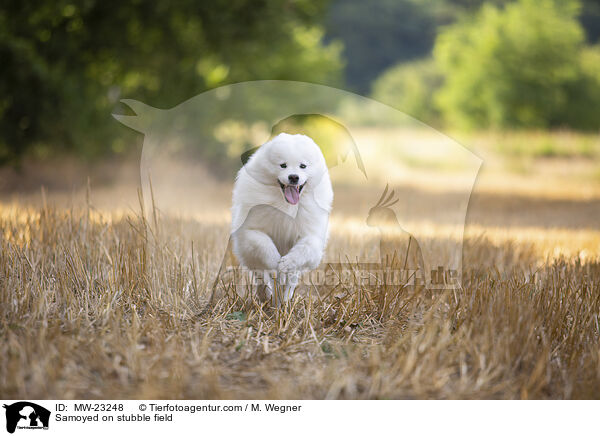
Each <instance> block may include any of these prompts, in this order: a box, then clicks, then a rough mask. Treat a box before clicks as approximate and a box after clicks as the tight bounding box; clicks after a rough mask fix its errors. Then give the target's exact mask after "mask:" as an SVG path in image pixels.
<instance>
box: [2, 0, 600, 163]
mask: <svg viewBox="0 0 600 436" xmlns="http://www.w3.org/2000/svg"><path fill="white" fill-rule="evenodd" d="M599 37H600V3H598V2H597V1H594V0H541V1H533V0H518V1H516V0H512V1H504V0H487V1H485V0H377V1H374V2H363V1H360V0H331V1H318V2H317V1H310V0H275V1H268V2H267V1H249V0H237V1H234V2H231V1H218V0H217V1H213V2H210V3H205V2H195V1H186V0H178V1H160V0H159V1H154V2H149V1H143V0H135V1H130V2H113V1H98V0H84V1H70V0H59V1H51V2H44V1H27V2H22V1H11V0H6V1H3V2H2V5H1V6H0V64H1V65H2V68H1V69H0V163H2V164H3V165H19V163H21V162H22V161H23V159H24V158H27V157H35V158H38V159H46V158H48V157H52V156H56V153H63V152H67V153H70V154H73V155H75V156H78V157H81V158H85V159H96V158H99V157H106V156H109V155H115V154H124V153H128V152H130V151H131V148H132V147H135V144H136V143H137V144H138V145H139V141H140V138H139V136H138V135H136V134H134V133H133V132H131V131H128V130H127V129H125V128H123V127H122V126H120V125H119V124H118V123H115V122H114V119H113V118H112V117H111V113H119V112H121V113H125V112H124V111H126V109H125V108H124V107H123V106H122V105H121V104H120V103H119V100H120V99H122V98H131V99H136V100H140V101H143V102H145V103H147V104H149V105H151V106H154V107H159V108H170V107H173V106H175V105H177V104H179V103H181V102H183V101H185V100H187V99H188V98H190V97H193V96H195V95H197V94H199V93H201V92H203V91H205V90H208V89H211V88H215V87H218V86H221V85H224V84H229V83H235V82H239V81H246V80H258V79H284V80H299V81H306V82H312V83H319V84H325V85H330V86H335V87H340V88H343V89H347V90H349V91H352V92H356V93H358V94H361V95H364V96H369V97H374V98H375V99H377V100H380V101H382V102H384V103H386V104H389V105H391V106H393V107H395V108H398V109H400V110H401V111H403V112H406V113H408V114H409V115H411V116H413V117H415V118H417V119H419V120H421V121H423V122H425V123H427V124H429V125H432V126H434V127H438V128H440V129H445V130H457V129H460V130H469V131H481V130H494V131H498V130H511V131H513V130H517V129H518V130H519V131H521V132H523V131H526V130H537V131H539V130H545V129H553V130H556V129H560V130H570V131H574V132H597V130H598V129H599V128H600V116H599V115H600V113H599V110H600V109H599V103H600V46H598V45H597V43H598V38H599ZM371 121H373V120H371ZM523 141H525V140H524V139H523V138H522V137H521V136H519V137H518V139H515V141H511V144H508V145H507V146H508V147H517V148H518V147H519V146H520V143H521V142H523ZM525 142H527V141H525ZM573 147H574V149H573V150H565V149H563V147H561V145H559V144H555V143H554V141H552V140H551V139H548V140H543V141H533V143H532V144H531V147H530V149H529V150H523V153H525V154H529V153H542V154H545V155H553V154H564V153H575V154H578V155H583V156H585V155H587V154H590V153H591V152H592V150H591V148H592V147H591V145H590V142H589V141H585V140H583V138H582V142H581V143H580V144H578V145H574V146H573Z"/></svg>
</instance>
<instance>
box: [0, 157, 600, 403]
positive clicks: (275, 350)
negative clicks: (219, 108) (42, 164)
mask: <svg viewBox="0 0 600 436" xmlns="http://www.w3.org/2000/svg"><path fill="white" fill-rule="evenodd" d="M552 162H553V163H552V165H546V163H547V162H546V161H538V162H537V163H535V164H534V166H533V167H534V168H546V167H551V169H550V170H548V171H550V173H551V174H553V176H548V171H546V172H543V173H540V174H537V175H535V174H533V175H530V176H528V177H526V178H524V177H523V176H522V175H519V174H518V173H515V174H512V175H510V177H509V176H507V175H505V174H504V173H502V174H501V175H498V174H499V173H498V172H494V171H493V168H492V169H490V170H489V171H488V170H484V171H483V172H482V174H481V176H480V180H479V181H478V184H477V185H476V189H475V191H474V192H473V196H472V199H471V203H470V207H469V213H468V215H467V222H466V233H465V239H464V250H463V272H462V287H461V288H460V289H457V290H453V291H444V292H442V291H440V292H435V293H425V292H423V293H417V294H414V293H409V292H406V291H403V290H401V289H398V288H394V287H389V286H387V287H386V286H359V285H355V286H350V287H347V288H344V289H336V290H331V292H321V294H320V295H319V294H318V293H316V292H313V293H311V294H310V295H304V296H300V297H299V298H296V299H295V300H294V302H293V304H292V305H291V306H289V307H285V308H283V309H281V310H277V309H274V308H271V307H269V306H267V305H263V306H261V305H260V304H259V303H257V302H255V301H244V300H242V299H240V298H236V297H235V296H234V295H220V296H219V297H218V298H217V299H215V301H213V302H212V303H211V304H209V301H208V300H209V297H210V291H211V286H212V282H211V278H212V277H213V276H214V273H215V271H216V269H217V268H218V267H219V264H220V262H221V258H222V249H221V248H220V247H222V245H223V240H226V239H227V236H228V225H229V223H228V213H227V207H228V202H229V198H228V197H227V192H225V190H222V191H223V192H221V191H218V190H216V191H214V192H218V194H214V193H213V194H212V195H217V196H219V197H220V203H219V207H221V209H218V210H222V214H221V215H218V214H217V215H214V214H212V215H210V216H208V215H204V216H203V215H199V216H197V217H195V218H194V217H191V218H190V217H177V216H170V215H168V214H160V213H158V212H157V213H156V215H154V214H152V213H151V214H149V215H145V214H144V213H142V208H141V207H138V208H128V209H127V208H125V209H117V208H113V207H111V199H113V198H114V196H115V193H114V190H113V188H112V187H110V186H108V187H104V188H103V187H99V188H98V190H97V191H96V190H95V189H92V190H91V194H87V195H86V188H85V186H84V187H78V188H77V189H78V191H77V192H76V193H75V194H73V193H67V194H64V193H61V192H60V191H58V190H56V191H52V190H50V192H48V193H46V194H45V195H44V196H43V198H42V195H41V194H40V193H39V191H33V192H28V193H20V194H18V195H15V194H14V193H10V195H9V194H6V193H5V194H4V195H3V196H2V200H1V202H0V229H1V232H0V397H2V398H5V399H8V398H27V399H42V398H67V399H70V398H95V399H100V398H120V399H124V398H160V399H166V398H195V399H209V398H210V399H245V398H271V399H323V398H327V399H387V398H391V399H395V398H409V399H410V398H443V399H445V398H464V399H466V398H530V399H531V398H598V396H599V394H598V393H599V392H600V347H599V345H600V343H599V338H600V321H599V319H598V317H599V316H600V228H599V226H598V218H599V217H600V188H598V182H597V180H592V179H588V180H585V181H580V180H577V179H576V180H575V181H573V180H572V177H570V176H569V174H573V173H574V172H575V171H576V170H573V172H571V171H569V169H568V167H569V166H573V165H575V166H576V165H579V162H578V161H576V160H568V159H567V160H565V161H561V164H560V165H558V167H560V171H555V170H554V169H552V168H553V165H555V164H554V163H555V162H556V160H553V161H552ZM586 165H587V164H586ZM573 168H576V167H573ZM552 171H554V172H552ZM557 174H558V175H557ZM569 180H571V181H570V182H569ZM569 183H571V184H569ZM396 188H397V189H398V192H402V189H404V188H403V187H396ZM407 189H408V188H407ZM132 192H135V191H131V192H130V194H131V193H132ZM363 194H364V195H365V196H366V195H367V194H366V193H361V192H359V191H357V190H356V189H351V188H347V189H346V191H344V190H340V192H336V203H335V204H334V207H336V205H337V207H339V208H341V209H343V208H344V207H346V208H347V209H348V210H349V212H348V214H349V216H350V215H351V209H352V207H351V202H355V201H358V200H357V198H358V199H360V198H361V195H363ZM368 195H371V194H370V193H369V194H368ZM430 195H434V194H430ZM61 196H62V197H61ZM86 196H87V197H88V198H87V200H85V197H86ZM68 197H72V200H68V201H65V200H64V198H68ZM82 197H83V198H84V199H83V200H82V199H81V198H82ZM158 207H160V205H158ZM219 217H220V218H219ZM335 224H336V223H333V224H332V231H331V237H330V242H329V247H328V250H333V251H336V250H343V249H346V248H347V247H348V244H360V238H357V237H356V235H355V234H354V233H353V232H354V230H353V229H352V228H351V227H348V226H344V225H342V223H338V224H340V225H335ZM436 232H438V234H439V235H442V234H443V229H442V228H440V229H435V228H434V229H432V231H431V237H433V238H435V237H436Z"/></svg>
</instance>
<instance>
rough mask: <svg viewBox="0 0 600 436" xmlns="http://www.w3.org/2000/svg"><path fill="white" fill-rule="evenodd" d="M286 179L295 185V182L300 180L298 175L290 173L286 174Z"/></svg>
mask: <svg viewBox="0 0 600 436" xmlns="http://www.w3.org/2000/svg"><path fill="white" fill-rule="evenodd" d="M288 180H289V181H290V183H293V184H294V185H295V184H296V183H298V180H300V177H298V175H297V174H290V175H289V176H288Z"/></svg>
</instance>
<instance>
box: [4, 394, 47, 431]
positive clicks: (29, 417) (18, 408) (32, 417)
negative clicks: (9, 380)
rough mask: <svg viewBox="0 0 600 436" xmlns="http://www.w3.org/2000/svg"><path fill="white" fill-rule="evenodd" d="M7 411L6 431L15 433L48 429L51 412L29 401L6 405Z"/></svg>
mask: <svg viewBox="0 0 600 436" xmlns="http://www.w3.org/2000/svg"><path fill="white" fill-rule="evenodd" d="M3 407H4V408H5V409H6V431H8V432H9V433H14V432H15V430H16V429H17V428H18V429H44V430H47V429H48V424H49V421H50V411H49V410H48V409H46V408H44V407H42V406H39V405H37V404H35V403H30V402H29V401H19V402H17V403H13V404H11V405H6V404H5V405H4V406H3Z"/></svg>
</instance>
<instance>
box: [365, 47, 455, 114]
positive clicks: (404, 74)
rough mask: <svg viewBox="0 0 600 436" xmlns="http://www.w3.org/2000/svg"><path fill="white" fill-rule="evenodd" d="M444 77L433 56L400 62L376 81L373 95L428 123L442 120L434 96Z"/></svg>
mask: <svg viewBox="0 0 600 436" xmlns="http://www.w3.org/2000/svg"><path fill="white" fill-rule="evenodd" d="M442 82H443V77H442V75H441V74H440V72H439V71H438V69H437V66H436V64H435V62H434V61H433V59H431V58H427V59H421V60H418V61H413V62H407V63H400V64H398V65H396V66H394V67H392V68H389V69H387V70H386V71H385V72H384V73H383V74H382V75H381V76H379V78H377V80H376V81H375V82H374V84H373V98H375V99H376V100H379V101H381V102H383V103H386V104H388V105H390V106H392V107H395V108H396V109H398V110H401V111H402V112H405V113H406V114H408V115H410V116H412V117H414V118H417V119H418V120H420V121H423V122H425V123H428V124H434V125H436V124H439V122H440V113H439V111H438V110H437V108H436V106H435V104H434V102H433V98H434V94H435V92H436V91H437V90H438V89H439V88H440V86H441V85H442Z"/></svg>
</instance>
